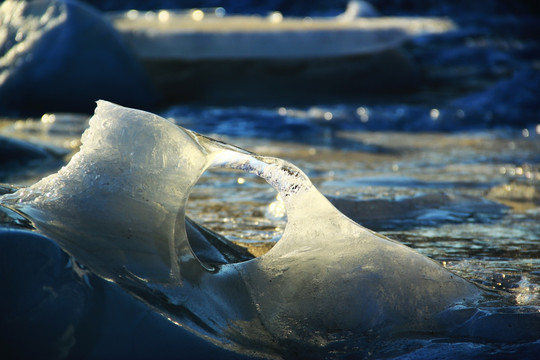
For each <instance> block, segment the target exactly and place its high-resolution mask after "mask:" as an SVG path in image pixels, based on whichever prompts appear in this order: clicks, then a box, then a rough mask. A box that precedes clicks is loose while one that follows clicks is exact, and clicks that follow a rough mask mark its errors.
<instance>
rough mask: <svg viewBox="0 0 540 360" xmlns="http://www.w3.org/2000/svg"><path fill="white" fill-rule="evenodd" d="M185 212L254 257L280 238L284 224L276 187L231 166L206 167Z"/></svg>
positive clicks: (284, 218)
mask: <svg viewBox="0 0 540 360" xmlns="http://www.w3.org/2000/svg"><path fill="white" fill-rule="evenodd" d="M186 215H187V216H188V217H189V218H190V219H191V220H193V221H195V222H197V223H198V224H199V225H202V226H204V227H206V228H208V229H210V230H212V231H214V232H216V233H218V234H220V235H222V236H224V237H225V238H227V239H228V240H229V241H231V242H233V243H234V244H236V245H240V246H242V247H244V248H247V250H248V251H249V252H250V253H251V254H252V255H253V256H255V257H259V256H261V255H263V254H265V253H266V252H268V251H269V250H270V249H271V248H272V247H273V246H274V245H275V244H276V243H277V242H278V241H279V239H280V238H281V236H282V235H283V231H284V229H285V226H286V224H287V216H286V212H285V207H284V205H283V202H282V200H281V197H280V196H279V195H278V193H277V192H276V190H275V189H274V188H272V187H271V186H270V185H269V184H268V183H267V182H266V181H265V180H264V179H262V178H259V177H257V176H255V175H253V174H250V173H245V172H241V171H237V170H232V169H216V168H213V169H209V170H207V171H206V172H205V173H204V174H203V175H202V176H201V178H200V179H199V180H198V182H197V183H196V184H195V186H194V187H193V190H192V191H191V193H190V195H189V198H188V202H187V206H186ZM194 251H195V254H196V255H197V256H199V254H197V251H196V250H194Z"/></svg>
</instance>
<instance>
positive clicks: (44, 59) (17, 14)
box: [0, 0, 157, 114]
mask: <svg viewBox="0 0 540 360" xmlns="http://www.w3.org/2000/svg"><path fill="white" fill-rule="evenodd" d="M0 24H1V25H0V29H1V30H2V31H3V32H5V33H6V36H5V37H2V39H1V40H0V60H1V61H0V64H1V65H0V113H7V114H42V113H44V112H55V111H79V112H91V111H92V109H93V108H94V107H95V104H94V102H95V101H96V100H98V99H108V100H111V101H115V102H118V103H122V104H124V105H131V106H134V105H137V107H139V108H141V107H146V106H150V105H152V104H154V103H155V101H156V99H157V98H156V95H155V93H154V91H153V88H152V87H151V85H150V83H149V81H148V80H147V78H146V74H145V73H144V70H143V67H142V65H140V64H139V62H138V60H137V59H136V58H135V55H133V53H132V51H131V49H130V48H129V47H128V46H127V45H126V44H125V43H124V41H123V38H122V37H121V36H120V35H119V34H118V33H117V32H116V30H115V29H114V28H113V27H112V25H111V24H110V23H109V22H108V21H107V20H105V19H104V18H103V17H102V16H101V15H100V14H99V13H98V12H97V11H95V10H94V9H92V8H91V7H89V6H87V5H84V4H81V3H78V2H76V1H72V0H61V1H35V2H27V1H19V2H16V1H8V2H4V3H3V4H2V5H1V6H0Z"/></svg>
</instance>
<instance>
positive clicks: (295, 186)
mask: <svg viewBox="0 0 540 360" xmlns="http://www.w3.org/2000/svg"><path fill="white" fill-rule="evenodd" d="M82 144H83V145H82V146H81V149H80V152H79V153H77V154H76V155H75V156H73V158H72V159H71V161H70V162H69V164H67V165H66V166H65V167H63V168H62V169H61V170H60V171H58V173H56V174H53V175H51V176H48V177H46V178H44V179H42V180H41V181H39V182H38V183H36V184H34V185H32V186H30V187H28V188H25V189H21V190H19V191H18V192H16V193H14V194H10V195H6V196H4V197H3V198H0V201H1V202H3V203H8V204H10V205H11V206H12V207H16V208H18V210H20V211H21V212H22V213H25V214H26V215H27V216H28V217H29V218H31V219H32V221H33V222H34V224H35V226H36V228H37V229H38V230H39V231H41V232H42V233H44V234H45V235H47V236H49V237H51V238H53V239H55V240H56V241H57V242H58V243H59V244H60V245H61V246H62V247H63V248H64V249H65V250H66V251H67V252H69V253H70V254H72V255H73V256H74V257H75V258H76V259H77V260H78V261H79V262H81V263H82V264H84V265H86V266H87V267H89V268H90V269H92V270H93V271H94V272H95V273H97V274H99V275H101V276H103V277H105V278H107V279H111V280H112V281H115V282H117V283H119V284H120V285H121V286H125V288H126V289H128V290H129V291H132V292H135V293H136V295H137V296H138V297H139V298H142V299H145V300H146V301H147V302H149V303H152V306H154V307H155V308H158V309H161V311H163V312H165V313H166V315H167V316H168V317H169V318H171V319H174V321H176V322H178V323H181V324H183V325H184V326H186V327H188V328H192V329H193V331H195V332H197V333H199V334H201V335H204V336H206V337H207V338H208V339H210V340H212V341H215V342H217V343H220V344H223V345H224V346H228V347H230V348H233V349H235V350H238V351H243V350H242V349H244V350H245V348H246V347H250V349H249V351H255V352H260V353H263V354H265V356H271V355H272V354H273V355H276V354H281V355H283V351H284V350H283V349H285V348H287V349H290V348H291V347H292V348H294V349H297V347H298V346H300V347H302V348H303V349H311V350H313V349H320V348H325V347H326V346H329V344H332V343H336V342H338V343H339V341H341V340H343V338H345V337H347V338H349V337H351V336H352V337H357V338H361V337H362V336H367V335H366V334H372V335H373V336H376V335H377V334H381V333H384V334H386V335H387V336H399V334H402V333H409V332H424V331H429V332H437V331H441V329H443V328H444V325H443V324H442V323H441V322H440V318H439V314H441V312H443V311H445V310H446V309H449V308H451V307H452V306H454V305H455V304H457V303H463V302H467V301H473V300H474V299H476V298H477V297H478V296H479V295H480V294H481V291H480V290H479V289H478V288H477V287H476V286H474V285H473V284H471V283H469V282H467V281H465V280H463V279H461V278H460V277H458V276H456V275H454V274H452V273H451V272H449V271H447V270H446V269H444V268H443V267H442V266H440V265H439V264H437V263H436V262H434V261H432V260H431V259H429V258H427V257H425V256H423V255H421V254H419V253H417V252H416V251H414V250H412V249H410V248H408V247H406V246H404V245H402V244H399V243H397V242H394V241H392V240H389V239H387V238H385V237H383V236H382V235H379V234H376V233H374V232H372V231H370V230H367V229H365V228H363V227H361V226H360V225H358V224H356V223H354V222H353V221H352V220H350V219H349V218H347V217H346V216H344V215H343V214H341V213H340V212H339V211H338V210H337V209H336V208H334V207H333V206H332V205H331V204H330V202H329V201H328V200H327V199H326V198H325V197H324V196H323V195H322V194H321V193H319V191H317V189H316V188H315V187H314V186H313V185H312V184H311V182H310V181H309V179H308V178H307V176H306V175H305V174H304V173H303V172H302V171H301V170H299V169H298V168H297V167H295V166H294V165H292V164H290V163H288V162H286V161H284V160H281V159H277V158H270V157H264V156H257V155H255V154H252V153H250V152H248V151H245V150H242V149H239V148H236V147H234V146H231V145H227V144H223V143H220V142H218V141H214V140H212V139H209V138H207V137H204V136H201V135H199V134H196V133H194V132H191V131H189V130H186V129H183V128H181V127H179V126H177V125H175V124H173V123H172V122H170V121H168V120H166V119H163V118H161V117H159V116H157V115H154V114H151V113H147V112H143V111H139V110H134V109H128V108H124V107H121V106H118V105H115V104H112V103H109V102H105V101H99V102H98V105H97V109H96V112H95V115H94V116H93V117H92V119H91V120H90V127H89V128H88V129H87V131H86V132H85V133H84V134H83V137H82ZM209 167H226V168H233V169H238V170H241V171H245V172H251V173H254V174H256V175H258V176H260V177H262V178H264V179H265V180H266V181H268V183H269V184H270V185H271V186H273V187H274V188H275V189H276V190H277V191H278V192H279V193H280V194H281V196H282V197H283V199H284V203H285V207H286V211H287V218H288V223H287V226H286V228H285V231H284V233H283V236H282V238H281V239H280V241H279V242H278V243H277V244H276V246H275V247H274V248H272V249H271V250H270V251H269V252H268V253H266V254H265V255H263V256H261V257H259V258H255V259H252V260H248V261H244V262H237V263H233V262H229V263H225V264H223V265H217V266H211V265H209V264H205V263H204V262H202V261H200V259H198V258H197V256H196V255H195V254H194V252H193V251H192V248H191V246H190V241H191V242H193V241H195V235H193V236H194V237H192V238H191V239H188V235H187V234H186V226H188V227H189V224H188V225H186V219H185V214H184V213H185V206H186V202H187V199H188V197H189V193H190V191H191V190H192V187H193V186H194V185H195V184H196V182H197V180H198V179H199V177H200V176H201V174H202V173H203V172H204V171H205V170H206V169H208V168H209ZM198 229H199V230H197V231H195V232H193V231H192V230H189V229H188V233H189V232H190V231H191V233H196V236H197V237H199V239H198V240H197V241H207V240H205V239H208V237H209V236H210V235H208V233H206V232H205V231H204V229H202V228H198ZM201 229H202V230H201ZM130 281H131V283H129V282H130ZM128 283H129V284H128ZM126 284H127V285H126ZM133 289H138V290H136V291H135V290H133ZM145 289H146V290H148V291H145ZM156 293H160V294H162V295H163V296H161V297H155V294H156ZM163 298H166V299H168V300H167V304H168V305H167V306H166V307H163V308H161V307H160V306H161V305H160V304H162V302H163ZM171 306H173V307H176V308H175V309H177V310H174V309H171ZM186 313H188V314H190V315H189V316H187V315H186ZM461 316H463V315H461ZM194 318H197V319H198V320H197V321H194V320H193V319H194ZM201 324H205V325H204V326H203V325H201ZM246 344H249V345H246ZM295 351H297V350H295ZM306 351H307V350H306ZM281 355H280V356H281Z"/></svg>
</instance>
